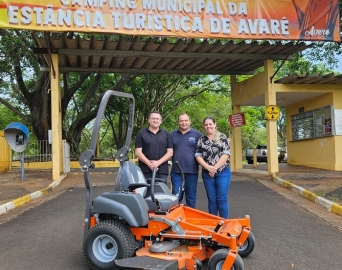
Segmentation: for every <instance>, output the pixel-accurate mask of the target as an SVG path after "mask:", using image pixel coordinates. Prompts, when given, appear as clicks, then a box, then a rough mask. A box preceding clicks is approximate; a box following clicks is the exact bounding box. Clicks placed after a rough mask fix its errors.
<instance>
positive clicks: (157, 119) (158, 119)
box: [150, 117, 161, 121]
mask: <svg viewBox="0 0 342 270" xmlns="http://www.w3.org/2000/svg"><path fill="white" fill-rule="evenodd" d="M150 119H151V120H156V121H160V120H161V119H160V118H151V117H150Z"/></svg>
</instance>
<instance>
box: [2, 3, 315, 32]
mask: <svg viewBox="0 0 342 270" xmlns="http://www.w3.org/2000/svg"><path fill="white" fill-rule="evenodd" d="M60 4H61V5H60V6H59V7H55V6H53V5H52V4H47V5H46V7H42V6H33V7H31V6H11V5H9V6H7V13H8V20H9V24H11V25H20V24H23V25H33V26H50V27H64V26H66V27H69V28H71V27H73V26H74V27H77V28H79V29H81V28H87V29H105V28H106V27H107V28H108V29H114V30H122V29H124V30H129V31H135V30H137V31H146V30H148V31H152V32H153V31H158V32H159V31H168V32H172V31H173V32H180V31H182V32H184V33H189V32H192V33H195V34H196V33H198V34H202V33H205V32H209V33H210V34H220V35H225V36H229V35H231V32H232V29H234V30H237V33H238V34H239V35H264V36H265V35H266V36H269V35H275V36H281V35H283V36H286V35H289V21H288V20H286V18H283V19H281V20H276V19H264V18H256V19H250V18H248V17H247V15H248V14H247V5H246V3H245V2H238V3H236V2H226V3H225V4H224V5H225V6H223V2H221V1H213V0H141V1H136V0H60ZM137 5H139V7H138V6H137ZM77 7H78V9H77ZM87 8H89V9H87ZM130 11H132V12H130ZM106 24H109V25H106ZM232 25H233V26H232ZM312 32H314V31H313V30H312ZM311 34H312V33H311Z"/></svg>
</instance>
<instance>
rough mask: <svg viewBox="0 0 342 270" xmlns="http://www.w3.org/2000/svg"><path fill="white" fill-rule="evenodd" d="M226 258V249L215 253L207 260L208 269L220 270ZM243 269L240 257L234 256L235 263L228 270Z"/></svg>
mask: <svg viewBox="0 0 342 270" xmlns="http://www.w3.org/2000/svg"><path fill="white" fill-rule="evenodd" d="M227 256H228V249H226V248H223V249H219V250H217V251H215V252H214V254H213V255H212V256H211V257H210V259H209V263H208V268H209V269H210V270H221V269H222V267H223V264H224V261H225V260H226V258H227ZM244 269H245V267H244V265H243V261H242V259H241V257H240V255H239V254H236V258H235V262H234V264H233V266H232V267H231V268H230V270H244Z"/></svg>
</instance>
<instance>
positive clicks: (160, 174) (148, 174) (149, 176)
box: [144, 172, 168, 185]
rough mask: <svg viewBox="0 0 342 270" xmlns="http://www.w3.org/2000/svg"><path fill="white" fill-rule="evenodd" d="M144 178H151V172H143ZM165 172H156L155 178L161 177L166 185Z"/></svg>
mask: <svg viewBox="0 0 342 270" xmlns="http://www.w3.org/2000/svg"><path fill="white" fill-rule="evenodd" d="M144 176H145V179H148V178H152V172H144ZM167 177H168V175H167V174H164V173H156V178H161V179H163V180H164V183H165V185H167Z"/></svg>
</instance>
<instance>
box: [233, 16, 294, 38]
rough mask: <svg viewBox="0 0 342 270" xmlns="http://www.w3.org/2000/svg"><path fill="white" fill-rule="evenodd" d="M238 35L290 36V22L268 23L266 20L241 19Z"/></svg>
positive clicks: (275, 21)
mask: <svg viewBox="0 0 342 270" xmlns="http://www.w3.org/2000/svg"><path fill="white" fill-rule="evenodd" d="M238 34H246V35H249V34H252V35H256V34H259V35H261V34H266V35H270V34H272V35H289V22H288V21H287V20H284V19H282V20H281V21H277V20H271V21H267V20H266V19H260V20H259V19H255V20H252V19H247V20H246V19H240V20H239V29H238Z"/></svg>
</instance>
